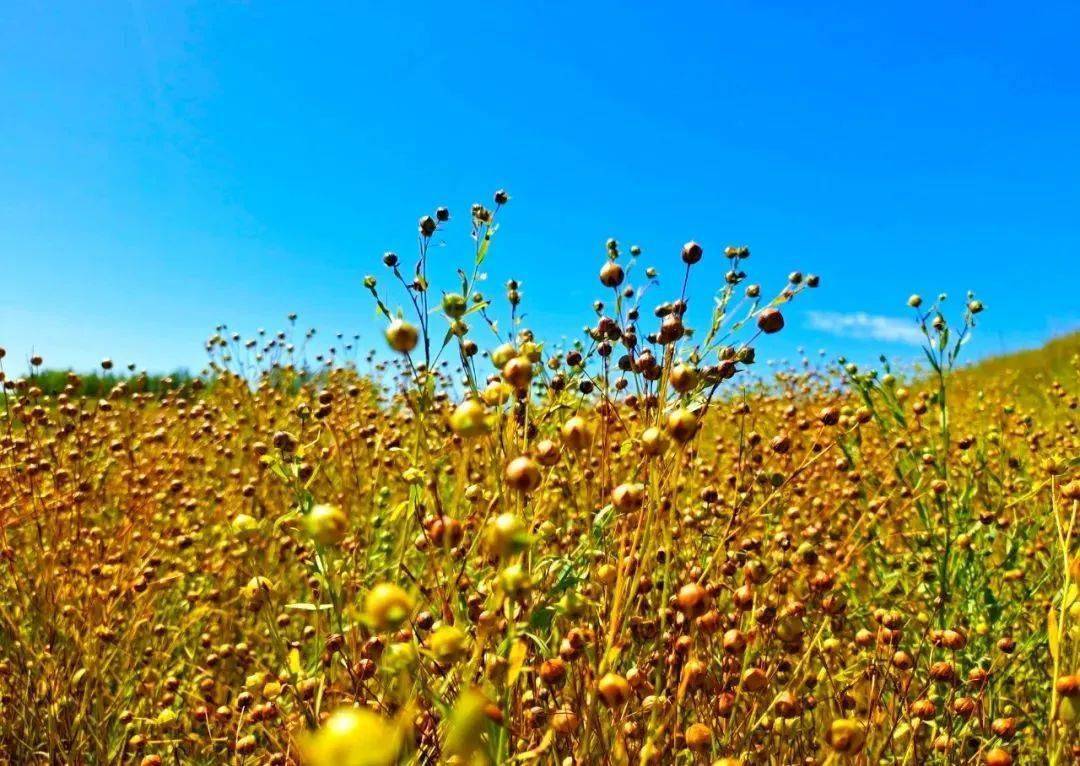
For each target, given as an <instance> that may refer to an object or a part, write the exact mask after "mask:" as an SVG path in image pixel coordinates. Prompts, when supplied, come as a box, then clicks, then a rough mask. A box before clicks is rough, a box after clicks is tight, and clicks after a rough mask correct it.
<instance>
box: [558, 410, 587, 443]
mask: <svg viewBox="0 0 1080 766" xmlns="http://www.w3.org/2000/svg"><path fill="white" fill-rule="evenodd" d="M560 435H561V436H562V441H563V444H565V445H566V447H567V449H571V450H574V451H575V452H578V451H580V450H583V449H586V448H588V446H589V443H590V442H591V441H592V433H591V432H590V431H589V423H588V421H586V420H585V418H583V417H581V416H580V415H574V416H572V417H570V418H567V420H566V422H565V423H563V426H562V429H560Z"/></svg>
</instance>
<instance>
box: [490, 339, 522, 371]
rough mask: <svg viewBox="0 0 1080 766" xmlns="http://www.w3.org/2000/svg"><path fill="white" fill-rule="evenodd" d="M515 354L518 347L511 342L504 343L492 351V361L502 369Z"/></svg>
mask: <svg viewBox="0 0 1080 766" xmlns="http://www.w3.org/2000/svg"><path fill="white" fill-rule="evenodd" d="M515 356H517V349H516V348H514V347H513V346H512V345H511V344H509V343H504V344H502V345H501V346H499V347H498V348H496V349H495V350H494V351H492V352H491V363H492V364H493V365H495V366H496V367H498V368H499V369H500V370H501V369H502V368H503V367H504V366H505V365H506V363H507V362H509V361H510V360H511V359H513V358H514V357H515Z"/></svg>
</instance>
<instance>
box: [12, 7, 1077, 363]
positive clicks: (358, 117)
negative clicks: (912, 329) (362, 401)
mask: <svg viewBox="0 0 1080 766" xmlns="http://www.w3.org/2000/svg"><path fill="white" fill-rule="evenodd" d="M1077 29H1080V6H1077V5H1076V4H1074V3H1053V2H1048V3H1036V4H1029V5H1028V6H1023V7H1022V6H1019V5H1017V4H1015V3H997V2H985V3H956V4H941V3H933V4H930V3H927V4H923V3H904V4H899V3H897V4H884V3H850V4H842V3H802V2H797V3H749V2H748V3H702V4H683V5H680V6H678V10H677V11H676V10H675V6H671V5H670V4H659V3H627V2H623V3H590V4H588V7H584V4H570V3H542V4H537V3H516V2H514V3H503V4H482V5H476V4H473V5H471V6H462V7H460V8H455V7H453V4H448V3H419V4H409V3H404V4H389V3H387V4H378V5H376V4H367V3H342V4H335V5H320V4H317V3H304V4H300V3H271V2H246V3H241V2H232V3H230V2H205V3H152V2H145V1H144V0H132V1H131V2H125V3H112V2H105V3H85V2H64V1H63V0H57V1H56V2H50V3H44V2H11V0H8V2H4V3H3V4H0V104H2V108H0V275H2V285H3V290H2V292H0V345H3V346H5V347H6V348H7V350H8V352H9V357H8V359H7V360H5V363H6V366H7V367H8V369H9V370H11V369H12V368H15V369H24V365H25V359H26V358H27V357H28V355H29V354H30V351H31V349H34V350H36V351H38V352H40V353H41V354H42V355H44V356H45V358H46V361H47V363H49V364H50V365H51V366H74V367H76V368H80V369H83V368H88V367H90V366H92V365H94V364H95V363H96V362H97V360H99V359H100V358H102V357H104V356H111V357H112V358H113V359H115V360H116V361H117V362H118V363H127V362H129V361H132V362H135V363H137V364H138V365H139V366H140V367H146V368H150V369H154V370H167V369H172V368H174V367H177V366H187V367H190V368H192V369H198V368H199V367H200V366H201V363H202V360H203V354H202V341H203V339H204V338H205V337H206V336H207V335H208V334H209V333H210V332H211V331H212V330H213V327H214V325H216V324H218V323H220V322H227V323H228V324H229V326H230V327H232V328H234V329H236V330H237V331H239V332H241V333H243V334H244V335H245V336H246V335H248V334H250V333H251V332H253V331H254V330H255V329H256V328H257V327H260V326H261V327H266V328H267V329H270V330H274V329H277V328H279V327H281V326H282V325H283V324H284V317H285V315H286V314H287V313H288V312H290V311H296V312H298V313H299V314H300V323H301V324H302V325H303V326H305V327H306V326H316V327H318V328H319V329H320V332H321V333H322V335H323V336H325V337H324V340H325V341H326V342H327V343H329V342H330V341H331V336H332V335H333V333H334V332H335V331H338V330H341V331H345V332H347V333H349V334H351V333H353V332H360V333H361V335H362V343H365V344H369V345H370V344H376V343H380V338H379V336H378V335H377V332H378V328H377V327H376V325H375V324H374V323H373V321H372V319H373V311H372V307H371V305H370V302H369V300H368V299H367V296H366V294H365V293H364V292H363V291H362V289H361V287H360V283H361V279H362V277H363V275H364V274H365V273H368V272H372V273H375V274H379V275H381V274H384V273H385V272H383V271H382V269H381V266H380V265H379V256H380V254H381V253H382V252H383V251H385V250H396V251H398V252H399V253H402V254H406V253H411V252H412V251H413V249H414V248H415V230H416V229H415V225H416V219H417V217H418V216H419V215H421V214H423V213H426V212H430V211H431V210H433V208H434V207H435V206H436V205H439V204H445V205H448V206H449V207H450V208H451V211H452V212H453V213H455V214H456V220H455V222H454V223H453V224H452V225H451V227H450V228H449V229H448V231H447V233H446V235H445V242H446V245H445V247H443V248H440V249H439V250H438V251H437V253H436V256H435V259H436V260H437V262H438V263H439V264H440V266H439V267H438V268H437V270H436V273H437V274H439V273H441V274H446V275H450V274H452V268H453V266H454V265H456V264H458V263H464V261H465V260H466V259H467V257H468V249H469V241H468V239H467V233H468V224H467V212H468V207H469V204H470V203H471V202H473V201H477V200H481V201H485V202H486V201H488V200H489V199H490V194H491V192H492V191H493V190H494V189H496V188H498V187H505V188H506V189H508V190H509V191H510V193H511V194H512V195H513V201H512V203H511V205H510V206H509V207H508V208H507V210H506V211H505V216H504V220H503V228H502V230H501V231H500V233H499V238H498V243H497V246H496V248H495V250H494V252H493V255H492V259H491V260H490V261H489V265H490V268H489V270H488V273H489V275H490V281H489V285H490V287H491V288H493V289H494V290H495V291H498V292H501V290H500V289H499V286H501V284H502V282H503V281H504V280H505V279H506V278H507V277H509V276H515V277H517V278H519V279H520V280H521V281H522V284H523V289H524V293H525V304H524V309H525V311H526V312H527V314H528V317H527V324H529V325H530V326H531V327H533V328H535V329H536V330H537V332H538V333H539V334H541V335H544V336H558V335H562V334H573V333H576V332H577V331H578V330H579V328H580V327H581V325H582V324H583V323H584V322H585V321H587V320H588V318H589V315H590V309H589V306H590V304H591V301H592V300H593V299H594V298H596V297H599V296H600V294H601V289H600V286H599V283H598V282H597V280H596V272H597V270H598V269H599V266H600V265H601V263H602V258H603V252H604V245H603V243H604V241H605V239H606V238H607V237H609V236H615V237H618V238H619V239H620V241H622V242H624V243H625V244H627V245H628V244H630V243H637V244H639V245H640V246H641V247H642V248H644V250H645V258H644V260H645V261H647V262H650V263H653V264H655V265H656V266H657V267H658V268H659V269H660V272H661V276H662V277H664V276H667V277H668V279H666V280H662V285H663V286H664V287H665V288H667V289H669V290H671V291H676V290H677V289H678V279H677V278H676V276H675V275H676V268H675V266H676V263H677V259H678V249H679V246H680V245H681V244H682V243H683V242H684V241H686V240H687V239H691V238H693V239H696V240H698V241H699V242H701V243H702V244H703V245H704V247H705V251H706V255H705V260H704V261H703V263H702V264H701V266H700V267H699V269H698V270H697V272H696V276H695V284H694V286H693V288H692V294H693V295H694V297H695V299H696V300H697V302H698V304H699V305H700V304H702V303H704V302H706V301H708V300H709V297H708V296H709V295H710V294H711V293H712V291H713V290H714V289H715V288H716V287H717V286H718V285H719V280H720V278H721V275H722V274H723V271H724V269H725V264H724V262H723V259H722V258H720V253H721V251H722V249H723V247H724V246H725V245H726V244H729V243H740V244H742V243H745V244H748V245H749V246H750V247H751V248H752V250H753V257H752V259H751V260H750V262H749V263H748V266H749V267H750V269H749V270H750V271H751V274H752V276H753V278H754V279H755V280H757V281H761V282H762V283H763V284H764V285H766V286H767V287H769V286H773V285H775V286H779V285H780V284H781V283H782V281H783V280H784V278H785V276H786V274H787V273H788V272H789V271H790V270H792V269H794V268H799V269H802V270H803V271H813V272H816V273H819V274H821V276H822V287H821V288H820V289H819V290H818V291H817V292H815V293H813V294H812V295H810V296H808V297H810V298H811V300H807V301H802V300H800V301H799V302H798V303H797V304H796V305H795V306H793V307H792V308H791V310H790V311H789V312H788V329H787V330H785V332H784V333H782V334H781V335H780V336H777V337H775V339H770V343H769V345H768V346H767V347H765V348H763V349H762V351H761V353H762V355H763V356H769V357H773V356H785V355H790V354H792V353H793V351H794V349H795V348H796V347H797V346H799V345H804V346H806V347H807V348H808V349H813V350H817V349H818V348H826V349H828V350H829V351H830V352H832V353H846V354H848V355H849V356H852V357H854V358H865V359H869V358H873V357H874V356H875V355H876V352H877V351H882V352H885V353H888V354H890V355H895V356H900V357H904V356H912V355H913V354H914V353H915V349H914V348H913V347H912V346H909V345H907V344H906V343H905V342H904V340H903V336H904V333H903V332H902V331H896V332H893V331H890V329H889V328H893V327H894V325H893V323H892V322H891V320H892V319H894V318H897V319H901V320H904V319H906V318H907V316H908V314H907V310H906V309H905V306H904V301H905V299H906V298H907V296H908V295H909V294H910V293H912V292H922V293H924V294H926V295H931V294H936V293H937V292H939V291H946V292H948V293H949V294H950V295H951V296H952V299H953V300H952V302H953V303H954V304H956V307H957V308H959V304H960V301H961V299H962V297H963V294H964V291H965V290H967V289H969V288H970V289H974V290H975V291H976V292H977V293H978V294H979V296H980V297H981V298H982V299H983V300H984V302H985V303H986V304H987V307H988V311H987V313H986V314H985V315H984V317H985V318H984V319H983V321H982V322H981V324H980V327H979V331H978V335H977V337H976V339H975V341H974V342H973V344H972V346H971V347H970V348H971V349H972V351H973V352H974V353H976V354H986V353H995V352H998V351H1000V350H1003V349H1007V348H1015V347H1020V346H1027V345H1032V344H1037V343H1039V342H1041V341H1043V340H1044V339H1046V338H1047V337H1049V336H1051V335H1053V334H1056V333H1060V332H1063V331H1066V330H1069V329H1074V328H1076V327H1078V326H1080V301H1078V300H1077V298H1076V295H1075V289H1076V288H1075V286H1076V283H1077V279H1078V277H1080V265H1078V263H1080V260H1078V257H1077V256H1078V249H1080V224H1078V220H1080V219H1078V215H1077V211H1078V210H1080V145H1078V144H1080V138H1078V137H1080V59H1078V58H1077V56H1076V47H1075V35H1076V30H1077ZM444 284H446V286H448V287H449V286H450V283H449V282H445V283H444ZM662 293H663V290H661V291H660V292H658V293H657V295H660V294H662ZM811 311H817V312H826V313H822V314H811V313H810V312H811ZM860 315H866V317H867V318H866V319H865V320H864V319H863V318H860ZM866 335H876V336H877V337H853V336H866Z"/></svg>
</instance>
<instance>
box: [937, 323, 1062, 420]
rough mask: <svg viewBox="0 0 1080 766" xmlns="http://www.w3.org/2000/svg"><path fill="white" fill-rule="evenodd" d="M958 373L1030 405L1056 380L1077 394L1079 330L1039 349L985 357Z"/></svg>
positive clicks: (982, 385) (981, 386) (977, 384)
mask: <svg viewBox="0 0 1080 766" xmlns="http://www.w3.org/2000/svg"><path fill="white" fill-rule="evenodd" d="M957 376H958V378H960V379H963V380H967V381H970V382H972V383H973V384H974V385H976V386H977V387H979V388H996V389H999V390H1000V389H1004V390H1008V391H1012V392H1013V393H1014V395H1015V396H1016V397H1017V398H1018V400H1019V402H1020V403H1023V404H1027V405H1034V404H1037V403H1038V402H1040V401H1042V400H1044V399H1045V397H1046V396H1047V394H1048V390H1049V388H1050V385H1051V383H1052V382H1053V381H1057V382H1058V383H1060V384H1061V385H1062V386H1063V387H1064V388H1065V390H1066V391H1067V392H1068V393H1069V394H1074V395H1075V394H1077V393H1080V332H1074V333H1069V334H1068V335H1062V336H1061V337H1058V338H1054V339H1053V340H1051V341H1050V342H1048V343H1047V344H1046V345H1044V346H1042V347H1040V348H1035V349H1028V350H1026V351H1017V352H1015V353H1012V354H1003V355H1001V356H993V357H990V358H988V359H983V360H982V361H980V362H976V363H975V364H972V365H969V366H967V367H965V368H964V369H963V370H959V371H958V372H957Z"/></svg>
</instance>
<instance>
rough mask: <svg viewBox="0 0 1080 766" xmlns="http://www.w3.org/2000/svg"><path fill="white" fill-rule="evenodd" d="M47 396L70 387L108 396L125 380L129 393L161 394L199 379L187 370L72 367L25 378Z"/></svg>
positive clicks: (76, 391) (80, 393)
mask: <svg viewBox="0 0 1080 766" xmlns="http://www.w3.org/2000/svg"><path fill="white" fill-rule="evenodd" d="M25 380H26V381H27V383H30V384H31V385H33V386H36V387H37V388H40V389H41V390H42V392H43V393H44V394H46V395H47V396H56V395H57V394H60V393H62V392H64V391H65V390H67V391H68V392H69V393H71V394H74V395H75V396H89V397H94V398H100V397H104V396H106V395H107V394H108V393H109V392H110V391H111V390H112V389H113V387H114V386H116V384H117V383H121V382H123V383H124V384H125V387H126V388H127V390H128V392H130V393H135V392H149V393H158V392H161V391H166V390H175V389H180V388H187V387H190V385H191V383H192V382H193V381H194V380H195V378H194V377H193V376H192V375H190V374H189V373H188V372H186V371H184V370H177V371H175V372H173V373H171V374H169V375H151V374H148V373H138V374H132V375H124V374H116V373H100V372H91V373H81V374H76V373H72V372H71V371H69V370H38V371H35V372H34V374H33V375H32V376H30V377H27V378H26V379H25Z"/></svg>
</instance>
